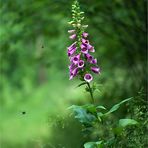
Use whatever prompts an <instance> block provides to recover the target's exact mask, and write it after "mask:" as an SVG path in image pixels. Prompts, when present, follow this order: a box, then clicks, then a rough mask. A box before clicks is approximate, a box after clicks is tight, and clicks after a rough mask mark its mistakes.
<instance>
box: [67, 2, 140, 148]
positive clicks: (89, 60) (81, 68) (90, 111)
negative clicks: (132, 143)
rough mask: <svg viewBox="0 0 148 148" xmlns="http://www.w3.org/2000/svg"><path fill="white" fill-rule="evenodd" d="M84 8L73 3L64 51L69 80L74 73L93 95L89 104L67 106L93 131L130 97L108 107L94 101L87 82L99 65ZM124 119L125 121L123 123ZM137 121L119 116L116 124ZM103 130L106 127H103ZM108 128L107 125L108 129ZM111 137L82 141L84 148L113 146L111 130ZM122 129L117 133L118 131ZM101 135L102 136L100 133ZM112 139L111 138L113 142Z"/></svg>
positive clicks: (95, 72) (91, 90)
mask: <svg viewBox="0 0 148 148" xmlns="http://www.w3.org/2000/svg"><path fill="white" fill-rule="evenodd" d="M83 20H84V12H81V11H80V7H79V3H78V1H77V0H75V1H74V4H73V5H72V20H71V21H70V22H69V24H70V25H71V26H72V29H71V30H68V33H69V34H70V36H69V39H70V40H72V41H73V42H72V43H71V45H70V46H69V47H68V48H67V55H68V57H69V61H70V64H69V79H70V80H72V79H73V78H74V77H77V78H78V79H80V80H81V81H82V83H81V84H79V85H78V86H81V85H85V84H86V85H87V87H86V91H87V92H89V93H90V95H91V98H92V104H86V105H82V106H78V105H72V106H71V107H69V108H70V109H73V111H74V112H75V118H77V119H78V120H79V122H81V123H82V124H83V126H84V131H86V132H87V133H89V134H92V133H93V131H95V127H96V124H97V125H99V126H100V125H101V126H105V127H106V128H107V127H109V126H108V125H106V123H109V122H108V121H107V122H106V123H105V120H106V118H107V116H109V115H110V114H111V113H113V112H115V111H117V110H118V108H119V107H120V106H121V105H122V104H123V103H125V102H127V101H129V100H131V98H128V99H125V100H123V101H121V102H119V103H118V104H115V105H114V106H113V107H112V108H111V109H110V110H108V111H107V109H106V108H105V107H104V106H101V105H96V104H95V102H94V97H93V92H94V91H95V90H96V86H95V85H94V83H93V85H92V87H91V85H90V82H92V81H93V74H100V68H99V66H98V64H97V59H96V58H95V57H94V56H93V54H94V53H95V49H94V47H93V46H92V45H91V44H90V42H89V40H88V36H89V34H88V33H87V32H86V28H87V27H88V25H84V24H83ZM125 123H126V124H125ZM137 124H138V122H137V121H135V120H133V119H120V120H119V127H118V128H121V127H122V128H125V126H127V125H137ZM105 132H106V130H105ZM108 132H110V128H109V129H108ZM111 132H112V135H114V137H111V138H110V139H104V136H102V135H100V136H99V138H98V137H97V139H98V141H97V142H87V143H85V144H84V147H85V148H96V147H98V148H102V147H108V146H111V147H112V146H113V147H115V143H116V138H117V136H118V135H117V133H114V131H111ZM120 134H121V133H119V135H120ZM101 136H102V137H101ZM112 140H113V141H114V142H112Z"/></svg>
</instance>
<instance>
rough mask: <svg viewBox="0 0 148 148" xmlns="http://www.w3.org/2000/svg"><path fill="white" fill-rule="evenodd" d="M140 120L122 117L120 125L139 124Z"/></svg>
mask: <svg viewBox="0 0 148 148" xmlns="http://www.w3.org/2000/svg"><path fill="white" fill-rule="evenodd" d="M137 124H138V122H137V121H136V120H134V119H120V120H119V126H121V127H126V126H129V125H137Z"/></svg>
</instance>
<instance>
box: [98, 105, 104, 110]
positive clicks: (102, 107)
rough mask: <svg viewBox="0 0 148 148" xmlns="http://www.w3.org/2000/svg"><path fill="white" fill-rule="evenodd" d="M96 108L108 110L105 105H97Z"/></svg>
mask: <svg viewBox="0 0 148 148" xmlns="http://www.w3.org/2000/svg"><path fill="white" fill-rule="evenodd" d="M96 109H104V110H106V108H105V107H104V106H102V105H99V106H97V107H96Z"/></svg>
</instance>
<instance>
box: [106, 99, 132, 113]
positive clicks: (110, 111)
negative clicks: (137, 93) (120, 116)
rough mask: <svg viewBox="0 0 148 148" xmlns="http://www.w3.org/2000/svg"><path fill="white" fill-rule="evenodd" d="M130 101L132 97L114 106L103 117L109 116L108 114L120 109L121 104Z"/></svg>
mask: <svg viewBox="0 0 148 148" xmlns="http://www.w3.org/2000/svg"><path fill="white" fill-rule="evenodd" d="M131 99H132V97H131V98H128V99H125V100H123V101H121V102H120V103H118V104H115V105H114V106H113V107H112V108H111V109H110V110H109V111H108V112H107V113H106V114H105V115H108V114H110V113H112V112H114V111H116V110H118V109H119V107H120V106H121V105H122V104H123V103H125V102H127V101H130V100H131Z"/></svg>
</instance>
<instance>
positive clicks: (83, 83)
mask: <svg viewBox="0 0 148 148" xmlns="http://www.w3.org/2000/svg"><path fill="white" fill-rule="evenodd" d="M85 84H87V83H86V82H82V83H80V84H79V85H78V86H77V87H80V86H82V85H85Z"/></svg>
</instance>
